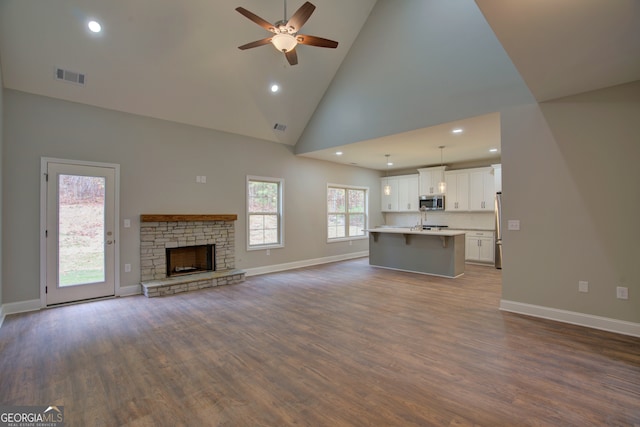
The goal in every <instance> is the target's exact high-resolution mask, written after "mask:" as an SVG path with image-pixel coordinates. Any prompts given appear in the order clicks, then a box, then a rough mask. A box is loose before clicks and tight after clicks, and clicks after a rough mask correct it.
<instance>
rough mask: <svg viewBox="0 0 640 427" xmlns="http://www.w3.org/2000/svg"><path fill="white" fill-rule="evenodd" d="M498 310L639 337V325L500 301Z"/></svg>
mask: <svg viewBox="0 0 640 427" xmlns="http://www.w3.org/2000/svg"><path fill="white" fill-rule="evenodd" d="M500 310H502V311H509V312H511V313H518V314H525V315H527V316H533V317H540V318H542V319H549V320H555V321H557V322H563V323H570V324H572V325H578V326H586V327H587V328H593V329H600V330H602V331H608V332H615V333H618V334H623V335H630V336H632V337H640V323H633V322H627V321H624V320H618V319H611V318H608V317H601V316H593V315H591V314H585V313H578V312H575V311H567V310H559V309H557V308H550V307H543V306H539V305H532V304H525V303H521V302H515V301H507V300H500Z"/></svg>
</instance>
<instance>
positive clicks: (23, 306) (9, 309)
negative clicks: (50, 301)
mask: <svg viewBox="0 0 640 427" xmlns="http://www.w3.org/2000/svg"><path fill="white" fill-rule="evenodd" d="M40 308H42V307H41V306H40V300H39V299H32V300H27V301H19V302H10V303H7V304H2V307H0V326H2V322H4V318H5V316H8V315H10V314H17V313H24V312H27V311H37V310H40Z"/></svg>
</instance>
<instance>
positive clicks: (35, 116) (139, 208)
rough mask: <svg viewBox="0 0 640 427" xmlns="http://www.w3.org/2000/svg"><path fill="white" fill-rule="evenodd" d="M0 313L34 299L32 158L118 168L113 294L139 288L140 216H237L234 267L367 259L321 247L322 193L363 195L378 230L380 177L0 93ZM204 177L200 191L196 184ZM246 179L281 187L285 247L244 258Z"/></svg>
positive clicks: (36, 189)
mask: <svg viewBox="0 0 640 427" xmlns="http://www.w3.org/2000/svg"><path fill="white" fill-rule="evenodd" d="M4 101H5V102H4V110H5V123H4V124H5V140H4V163H3V171H2V172H3V177H4V183H5V186H4V194H3V202H4V206H5V209H4V218H3V222H2V224H3V227H2V228H3V230H4V236H3V246H4V249H5V250H4V257H3V261H4V265H5V269H4V271H3V276H2V277H3V283H4V303H12V302H18V301H26V300H33V299H38V298H39V289H40V288H39V271H38V268H37V267H35V266H37V265H38V258H39V257H38V253H39V215H40V206H39V200H40V195H39V193H40V158H41V157H56V158H64V159H74V160H84V161H95V162H107V163H117V164H120V167H121V185H120V218H121V223H122V220H124V219H127V218H128V219H131V223H132V226H131V228H122V226H121V228H120V244H121V246H120V261H121V263H122V264H125V263H130V264H132V272H131V273H125V272H124V271H123V269H122V270H121V273H120V274H121V286H128V285H135V284H137V283H138V282H139V280H140V277H139V216H140V214H148V213H160V214H162V213H185V214H189V213H222V214H238V221H237V223H236V230H237V231H236V247H237V253H236V266H237V267H238V268H253V267H260V266H267V265H274V264H283V263H288V262H295V261H304V260H309V259H316V258H322V257H329V256H337V255H342V254H348V253H353V252H360V251H366V250H368V241H367V240H366V239H365V240H359V241H355V242H354V243H353V245H352V246H349V245H348V243H346V242H343V243H327V242H326V218H325V215H326V185H327V183H337V184H349V185H358V186H367V187H369V188H370V190H371V192H370V194H371V198H370V207H371V208H372V210H371V212H370V213H371V216H372V219H371V221H372V223H373V224H376V223H377V224H380V223H381V222H382V216H381V214H380V210H379V206H380V198H379V185H380V184H379V173H378V172H375V171H370V170H366V169H362V168H357V167H352V166H344V165H338V164H334V163H328V162H322V161H317V160H312V159H306V158H300V157H296V156H295V155H294V154H293V153H292V152H291V147H289V146H285V145H282V144H276V143H271V142H265V141H259V140H255V139H251V138H246V137H241V136H238V135H232V134H227V133H222V132H217V131H212V130H207V129H202V128H196V127H192V126H186V125H181V124H176V123H172V122H166V121H161V120H155V119H149V118H145V117H139V116H134V115H130V114H126V113H119V112H115V111H110V110H104V109H100V108H96V107H91V106H86V105H81V104H76V103H70V102H66V101H61V100H54V99H51V98H46V97H41V96H37V95H31V94H26V93H23V92H17V91H13V90H5V92H4ZM196 175H205V176H206V177H207V184H205V185H202V184H196V180H195V177H196ZM247 175H258V176H268V177H282V178H284V180H285V195H284V200H285V210H284V215H285V247H284V248H282V249H272V250H271V255H269V256H267V255H266V252H265V251H246V243H245V242H246V231H245V226H246V225H245V224H246V221H245V216H244V213H245V197H246V196H245V183H246V176H247Z"/></svg>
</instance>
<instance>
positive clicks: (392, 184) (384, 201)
mask: <svg viewBox="0 0 640 427" xmlns="http://www.w3.org/2000/svg"><path fill="white" fill-rule="evenodd" d="M387 185H388V186H389V188H390V189H391V192H390V194H388V195H387V194H385V193H384V188H385V186H387ZM380 193H381V194H380V200H381V206H380V209H381V210H382V211H383V212H396V211H397V210H398V179H397V177H395V176H390V177H388V178H382V179H381V180H380Z"/></svg>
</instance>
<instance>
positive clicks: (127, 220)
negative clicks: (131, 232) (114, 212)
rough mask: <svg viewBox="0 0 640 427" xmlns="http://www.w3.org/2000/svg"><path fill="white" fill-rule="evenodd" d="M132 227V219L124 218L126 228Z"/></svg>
mask: <svg viewBox="0 0 640 427" xmlns="http://www.w3.org/2000/svg"><path fill="white" fill-rule="evenodd" d="M129 227H131V220H130V219H125V220H124V228H129Z"/></svg>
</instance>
